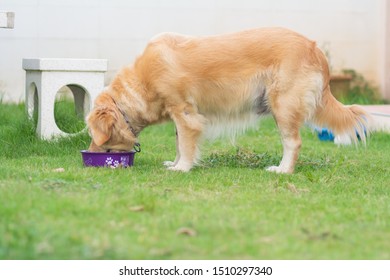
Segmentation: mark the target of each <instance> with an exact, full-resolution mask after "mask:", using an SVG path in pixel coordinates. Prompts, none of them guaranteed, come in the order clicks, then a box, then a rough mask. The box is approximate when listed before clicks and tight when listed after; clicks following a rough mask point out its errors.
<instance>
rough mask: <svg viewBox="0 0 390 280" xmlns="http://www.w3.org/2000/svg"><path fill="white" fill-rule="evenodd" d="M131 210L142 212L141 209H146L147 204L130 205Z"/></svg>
mask: <svg viewBox="0 0 390 280" xmlns="http://www.w3.org/2000/svg"><path fill="white" fill-rule="evenodd" d="M129 210H130V211H132V212H141V211H144V210H145V206H143V205H136V206H132V207H130V208H129Z"/></svg>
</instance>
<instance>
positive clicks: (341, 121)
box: [313, 85, 371, 144]
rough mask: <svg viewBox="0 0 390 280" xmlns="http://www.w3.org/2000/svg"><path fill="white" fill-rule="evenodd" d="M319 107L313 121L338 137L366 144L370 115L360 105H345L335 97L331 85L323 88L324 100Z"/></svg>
mask: <svg viewBox="0 0 390 280" xmlns="http://www.w3.org/2000/svg"><path fill="white" fill-rule="evenodd" d="M320 103H321V104H320V105H319V106H318V107H317V109H316V112H315V115H314V118H313V122H314V123H315V124H316V125H317V126H319V127H326V128H328V129H330V130H331V131H332V132H333V134H334V135H335V136H336V137H342V138H344V139H345V138H349V139H350V140H351V141H352V142H354V143H355V144H357V142H358V140H359V139H360V140H361V141H362V142H363V143H364V144H365V143H366V138H367V136H368V135H369V132H370V131H369V123H370V122H371V117H370V115H369V114H368V113H367V112H366V111H365V110H364V109H363V108H361V107H360V106H357V105H351V106H344V105H343V104H341V103H340V102H338V101H337V100H336V98H334V96H333V95H332V93H331V91H330V87H329V85H328V86H327V87H326V88H325V89H324V90H323V93H322V102H320Z"/></svg>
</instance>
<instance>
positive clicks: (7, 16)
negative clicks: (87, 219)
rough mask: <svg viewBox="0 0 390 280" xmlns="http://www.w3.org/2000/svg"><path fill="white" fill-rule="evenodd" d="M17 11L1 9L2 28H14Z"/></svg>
mask: <svg viewBox="0 0 390 280" xmlns="http://www.w3.org/2000/svg"><path fill="white" fill-rule="evenodd" d="M14 19H15V13H13V12H4V11H0V28H14Z"/></svg>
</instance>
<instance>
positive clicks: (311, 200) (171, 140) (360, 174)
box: [0, 104, 390, 259]
mask: <svg viewBox="0 0 390 280" xmlns="http://www.w3.org/2000/svg"><path fill="white" fill-rule="evenodd" d="M68 123H73V122H72V121H70V122H68ZM302 136H303V147H302V150H301V155H300V158H299V162H298V164H297V168H296V172H295V174H293V175H278V174H273V173H268V172H266V171H265V170H264V168H265V167H266V166H268V165H271V164H272V165H274V164H278V162H279V160H280V158H281V153H282V149H281V144H280V140H279V135H278V132H277V129H276V127H275V125H274V122H273V121H272V119H265V120H264V121H262V122H261V123H260V125H259V129H258V130H257V131H250V132H248V133H247V134H245V135H243V136H240V137H239V138H238V139H237V141H236V146H232V145H230V144H229V141H217V142H214V143H205V144H204V148H203V163H202V165H201V166H199V167H196V168H195V169H193V170H192V171H191V172H189V173H185V174H184V173H174V172H170V171H167V170H165V168H164V167H163V166H162V162H163V161H164V160H172V159H174V157H175V135H174V129H173V125H172V124H164V125H159V126H154V127H150V128H147V129H146V130H145V131H144V132H143V133H142V134H141V136H140V142H141V143H142V153H140V154H137V155H136V158H135V166H133V167H132V168H127V169H104V168H85V167H83V165H82V162H81V155H80V150H81V149H85V148H87V147H88V145H89V137H88V135H87V133H84V134H81V135H79V136H76V137H73V138H70V139H60V140H58V141H55V142H46V141H40V140H38V139H37V138H36V137H35V134H34V125H33V123H32V122H29V121H28V120H27V119H26V117H25V114H24V106H23V105H4V104H0V219H1V223H0V259H390V238H389V237H390V135H386V134H380V133H377V134H374V135H372V137H371V138H370V140H369V143H368V145H367V148H364V147H363V146H362V147H359V148H358V149H357V148H355V147H344V148H338V147H337V146H335V145H334V144H333V143H329V142H320V141H319V140H318V139H317V137H316V136H315V135H314V134H313V133H312V132H311V131H309V130H308V129H303V130H302ZM57 168H63V169H64V172H56V169H57Z"/></svg>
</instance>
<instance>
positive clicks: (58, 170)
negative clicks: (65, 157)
mask: <svg viewBox="0 0 390 280" xmlns="http://www.w3.org/2000/svg"><path fill="white" fill-rule="evenodd" d="M53 172H58V173H61V172H65V168H62V167H60V168H56V169H53Z"/></svg>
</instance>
